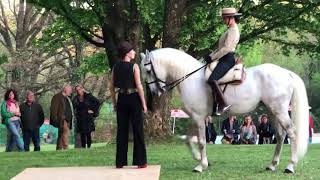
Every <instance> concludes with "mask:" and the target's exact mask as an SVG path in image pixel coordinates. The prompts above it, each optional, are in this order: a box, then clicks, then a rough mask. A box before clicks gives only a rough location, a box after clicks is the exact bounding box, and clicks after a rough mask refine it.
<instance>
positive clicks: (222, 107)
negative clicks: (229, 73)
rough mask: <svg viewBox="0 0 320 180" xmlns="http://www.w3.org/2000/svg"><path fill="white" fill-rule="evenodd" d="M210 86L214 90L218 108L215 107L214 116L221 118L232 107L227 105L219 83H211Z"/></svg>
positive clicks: (213, 93)
mask: <svg viewBox="0 0 320 180" xmlns="http://www.w3.org/2000/svg"><path fill="white" fill-rule="evenodd" d="M209 84H210V86H211V88H212V95H213V97H215V99H216V102H217V103H216V104H217V107H216V106H213V111H212V115H216V116H220V115H221V114H222V113H224V112H226V111H227V110H229V109H230V107H231V105H227V104H226V101H225V99H224V96H223V92H222V91H221V89H220V86H219V84H218V81H216V80H214V81H211V82H210V83H209Z"/></svg>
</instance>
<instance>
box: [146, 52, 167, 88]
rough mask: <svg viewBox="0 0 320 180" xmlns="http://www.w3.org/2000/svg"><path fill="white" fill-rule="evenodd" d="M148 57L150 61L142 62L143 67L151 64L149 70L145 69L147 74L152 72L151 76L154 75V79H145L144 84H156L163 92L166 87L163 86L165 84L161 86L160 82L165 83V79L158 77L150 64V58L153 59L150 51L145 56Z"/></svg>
mask: <svg viewBox="0 0 320 180" xmlns="http://www.w3.org/2000/svg"><path fill="white" fill-rule="evenodd" d="M147 57H149V58H150V62H148V63H145V64H144V67H146V66H151V70H149V71H147V73H148V74H150V73H153V76H154V77H155V80H154V81H151V82H147V81H146V85H147V86H149V85H150V84H156V86H157V88H158V89H159V90H160V91H161V93H163V92H165V91H166V89H165V87H166V86H162V85H161V83H164V84H166V82H165V81H163V80H161V79H160V78H158V76H157V74H156V71H155V70H154V66H153V64H152V59H153V56H152V55H151V53H149V55H148V56H147Z"/></svg>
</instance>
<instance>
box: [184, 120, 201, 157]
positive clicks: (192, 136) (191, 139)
mask: <svg viewBox="0 0 320 180" xmlns="http://www.w3.org/2000/svg"><path fill="white" fill-rule="evenodd" d="M197 136H198V128H197V124H195V123H191V124H190V126H189V130H188V136H187V141H186V144H187V146H188V148H189V149H190V151H191V154H192V157H193V159H195V160H197V161H200V160H201V156H200V152H199V151H198V149H197V148H195V147H194V144H195V142H198V137H197Z"/></svg>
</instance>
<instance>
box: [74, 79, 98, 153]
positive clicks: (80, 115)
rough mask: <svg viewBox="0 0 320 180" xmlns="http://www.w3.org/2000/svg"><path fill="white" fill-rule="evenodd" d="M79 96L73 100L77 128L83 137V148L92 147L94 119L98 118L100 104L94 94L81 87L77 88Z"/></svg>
mask: <svg viewBox="0 0 320 180" xmlns="http://www.w3.org/2000/svg"><path fill="white" fill-rule="evenodd" d="M75 90H76V93H77V95H76V96H75V97H74V99H73V106H74V109H75V115H76V120H77V123H76V128H77V132H79V133H80V136H81V146H82V148H86V146H87V148H90V147H91V141H92V140H91V132H92V131H94V130H95V125H94V119H95V118H96V117H97V116H98V113H99V107H100V102H99V100H98V99H97V98H95V97H94V96H93V95H92V94H90V93H87V92H85V90H84V88H83V87H82V86H81V85H77V86H76V87H75Z"/></svg>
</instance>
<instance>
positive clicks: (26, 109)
mask: <svg viewBox="0 0 320 180" xmlns="http://www.w3.org/2000/svg"><path fill="white" fill-rule="evenodd" d="M20 112H21V117H20V118H21V123H22V134H23V141H24V150H25V151H29V145H30V138H31V139H32V142H33V145H34V151H40V137H39V128H40V126H41V125H42V124H43V121H44V114H43V110H42V107H41V105H40V104H38V103H36V102H35V100H34V94H33V92H32V91H27V94H26V101H25V102H24V103H22V104H20Z"/></svg>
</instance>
